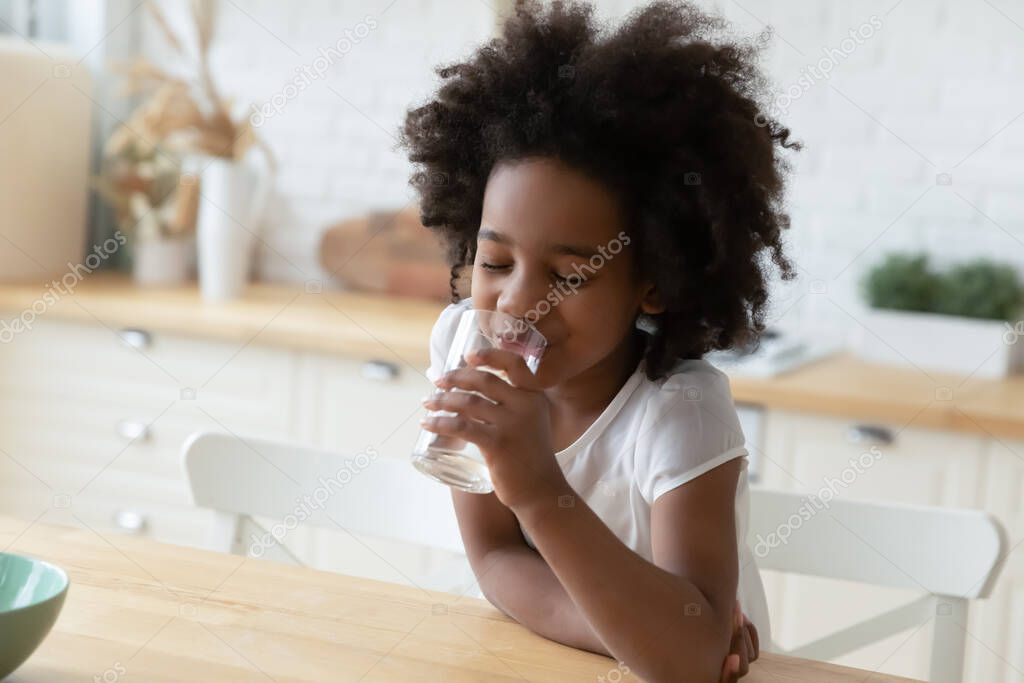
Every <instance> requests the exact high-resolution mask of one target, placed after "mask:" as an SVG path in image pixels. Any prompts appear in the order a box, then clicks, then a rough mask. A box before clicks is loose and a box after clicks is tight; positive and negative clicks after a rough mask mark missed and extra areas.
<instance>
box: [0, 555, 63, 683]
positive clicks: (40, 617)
mask: <svg viewBox="0 0 1024 683" xmlns="http://www.w3.org/2000/svg"><path fill="white" fill-rule="evenodd" d="M67 594H68V575H67V573H66V572H65V571H64V570H63V569H61V568H60V567H57V566H55V565H52V564H50V563H49V562H43V561H42V560H36V559H33V558H31V557H22V556H21V555H11V554H10V553H0V633H2V634H3V637H2V638H0V680H3V679H4V678H5V677H6V676H9V675H10V674H12V673H14V670H15V669H17V668H18V667H19V666H21V664H22V662H24V661H25V660H26V659H28V657H29V655H31V654H32V653H33V652H34V651H35V649H36V648H37V647H39V643H41V642H43V638H45V637H46V634H47V633H49V632H50V629H51V628H52V627H53V623H54V622H55V621H57V615H58V614H60V608H61V607H63V606H64V596H66V595H67Z"/></svg>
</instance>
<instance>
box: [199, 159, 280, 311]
mask: <svg viewBox="0 0 1024 683" xmlns="http://www.w3.org/2000/svg"><path fill="white" fill-rule="evenodd" d="M193 162H194V163H195V165H194V166H192V168H195V170H196V172H199V171H201V177H200V185H199V188H200V189H199V191H200V197H199V213H198V216H197V219H196V233H197V236H198V245H199V289H200V292H201V293H202V297H203V299H205V300H207V301H226V300H229V299H234V298H236V297H238V296H240V295H241V294H242V293H243V292H244V291H245V286H246V284H247V282H248V279H249V269H250V267H251V264H252V254H253V249H254V247H255V244H256V238H257V235H259V233H260V223H261V222H262V219H263V208H264V206H265V203H266V195H267V191H268V189H269V187H268V186H269V175H268V174H267V173H265V172H263V171H262V170H261V169H259V168H257V167H256V166H255V165H253V164H252V163H250V162H248V161H245V160H242V161H235V160H231V159H218V158H209V157H207V158H196V159H194V160H193Z"/></svg>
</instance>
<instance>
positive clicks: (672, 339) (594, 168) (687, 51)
mask: <svg viewBox="0 0 1024 683" xmlns="http://www.w3.org/2000/svg"><path fill="white" fill-rule="evenodd" d="M593 13H594V9H593V7H591V6H590V5H588V4H586V3H581V2H577V1H575V0H567V1H564V2H563V1H560V0H554V1H553V2H551V4H550V6H549V7H548V9H547V11H545V9H544V8H543V7H542V6H541V5H540V4H539V3H538V2H537V1H536V0H518V1H517V3H516V7H515V13H514V15H513V16H511V17H510V18H509V19H508V20H507V21H506V23H505V24H504V27H503V30H502V32H501V35H499V36H498V37H496V38H494V39H492V40H491V41H489V42H488V43H486V44H484V45H483V46H481V47H479V48H478V49H477V50H476V51H475V52H474V53H473V54H472V55H471V56H470V57H469V58H468V59H467V60H465V61H460V62H458V63H454V64H447V65H442V66H439V67H437V69H436V73H437V74H438V75H439V76H440V77H441V79H442V80H441V84H440V87H439V89H438V90H437V92H436V94H434V95H433V96H432V97H431V98H430V99H429V100H428V101H427V102H426V103H425V104H423V105H422V106H419V107H416V108H413V109H410V110H409V111H408V112H407V115H406V119H405V122H404V126H403V128H402V131H401V138H400V141H399V144H400V145H401V146H402V147H404V148H405V149H406V150H407V151H408V154H409V159H410V161H412V162H413V163H414V164H415V165H416V173H415V174H414V175H413V178H412V179H411V180H410V184H411V185H413V186H414V188H415V189H416V191H417V193H418V195H419V199H420V220H421V221H422V223H423V225H424V226H427V227H428V228H431V229H433V230H436V231H437V232H438V233H439V235H440V237H441V239H442V242H443V243H444V245H445V248H446V251H447V256H448V262H449V264H450V265H451V275H452V278H451V283H450V285H451V291H452V301H453V302H455V301H458V298H459V296H458V291H457V288H456V281H457V280H458V278H459V276H460V274H461V273H462V270H463V268H464V267H466V266H471V265H472V263H473V261H474V259H475V256H476V234H477V231H478V229H479V226H480V218H481V213H482V207H483V198H484V189H485V187H486V185H487V180H488V177H489V175H490V172H491V170H492V168H493V167H494V166H495V164H497V163H499V162H503V161H515V160H518V159H523V158H526V157H536V156H544V157H553V158H556V159H559V160H560V161H562V162H563V163H566V164H568V165H570V166H571V167H573V168H575V169H577V170H579V171H580V172H582V173H585V174H587V175H588V177H592V178H594V179H596V180H598V181H600V182H602V183H603V184H604V185H605V186H606V187H607V188H608V189H609V190H610V191H611V192H613V193H614V195H613V196H615V197H616V198H617V200H618V201H619V202H620V203H621V206H622V208H623V209H624V214H623V215H624V216H626V217H627V218H628V224H627V225H626V226H625V228H626V230H627V232H628V233H629V234H630V236H631V239H632V240H633V243H634V245H635V249H636V251H635V254H636V259H635V268H636V272H637V273H638V274H640V275H642V276H643V277H645V278H646V279H648V280H649V281H651V282H653V283H654V284H655V286H656V287H657V291H658V293H659V295H660V298H661V303H662V304H663V305H664V306H665V311H664V312H663V313H660V314H657V315H654V316H651V318H653V320H652V321H649V322H653V323H654V324H653V326H652V329H651V331H650V337H649V338H648V339H647V343H646V348H645V350H644V358H645V359H646V372H647V375H648V377H649V378H650V379H656V378H658V377H662V376H664V375H665V374H666V373H667V371H668V370H669V369H670V368H671V367H672V365H673V364H674V363H675V361H676V360H677V359H680V358H700V357H702V356H703V355H704V354H705V353H706V352H708V351H711V350H715V349H726V348H731V347H734V346H741V345H747V344H751V343H754V342H756V340H757V338H758V336H759V333H760V332H762V331H763V329H764V313H765V307H766V305H767V301H768V280H769V278H770V276H771V273H770V270H771V268H772V264H773V263H774V266H775V267H776V268H777V269H778V271H779V273H780V275H781V277H782V278H783V279H791V278H792V277H793V273H792V265H791V264H790V263H789V261H788V259H787V257H786V255H785V254H784V251H783V239H782V230H783V229H784V228H786V227H788V226H789V218H788V215H787V214H786V213H785V210H784V206H783V194H784V192H783V190H784V180H785V175H786V171H787V169H788V164H787V163H786V160H785V159H784V158H783V152H782V149H781V148H787V149H788V148H797V149H799V147H800V145H799V143H797V142H793V141H790V140H789V135H790V132H789V130H788V129H787V128H785V127H783V126H781V125H780V124H779V123H778V122H777V121H776V120H774V119H772V118H770V117H769V116H768V115H767V114H766V110H767V108H766V107H764V106H762V103H763V102H766V101H767V97H768V92H769V91H768V88H767V87H766V81H765V79H764V77H763V76H762V75H761V73H760V72H759V70H758V68H757V66H756V62H757V56H758V52H759V46H758V41H746V42H738V41H736V40H728V39H722V38H721V37H720V36H721V35H722V34H723V33H724V30H725V29H726V28H727V27H726V25H725V23H724V22H723V21H722V20H721V19H720V18H717V17H714V16H711V15H708V14H706V13H704V12H703V11H701V10H699V9H698V8H697V7H695V6H693V5H692V4H690V3H687V2H678V1H667V0H666V1H658V2H653V3H651V4H649V5H647V6H644V7H642V8H639V9H638V10H635V11H634V12H633V13H632V14H631V15H630V16H629V17H627V18H626V19H625V20H624V22H623V23H622V24H621V25H620V26H619V27H618V28H616V29H615V30H613V31H609V30H608V29H606V28H604V27H602V26H599V25H598V24H597V22H595V20H594V18H593Z"/></svg>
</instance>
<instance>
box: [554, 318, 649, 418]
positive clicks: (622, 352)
mask: <svg viewBox="0 0 1024 683" xmlns="http://www.w3.org/2000/svg"><path fill="white" fill-rule="evenodd" d="M643 339H644V338H643V335H642V334H641V333H639V332H638V331H631V333H630V334H627V335H626V338H625V339H624V340H623V341H622V343H620V344H619V345H618V346H617V347H616V348H615V349H614V350H613V351H612V352H611V353H610V354H608V355H607V356H605V357H604V359H603V360H601V362H599V363H598V364H596V365H594V366H593V367H590V368H588V369H587V370H585V371H584V372H582V373H580V374H579V375H576V376H575V377H573V378H571V379H568V380H566V381H565V382H562V383H561V384H558V385H556V386H553V387H549V388H548V389H546V390H545V391H544V393H545V395H546V396H547V397H548V400H549V401H551V404H552V410H553V411H554V412H555V413H558V414H562V415H570V416H574V415H576V416H578V415H590V414H595V413H600V412H601V411H602V410H604V409H605V407H607V406H608V404H609V403H611V401H612V399H613V398H615V395H616V394H617V393H618V392H619V390H620V389H621V388H622V385H623V384H625V383H626V380H628V379H629V377H630V375H632V374H633V373H634V372H635V371H636V368H637V364H638V363H639V362H640V359H641V358H642V357H643V351H644V342H643Z"/></svg>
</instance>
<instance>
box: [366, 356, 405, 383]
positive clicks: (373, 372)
mask: <svg viewBox="0 0 1024 683" xmlns="http://www.w3.org/2000/svg"><path fill="white" fill-rule="evenodd" d="M362 375H363V377H365V378H366V379H372V380H375V381H378V382H390V381H392V380H393V379H395V378H396V377H398V366H397V365H395V364H394V363H391V362H388V361H386V360H371V361H368V362H366V363H363V370H362Z"/></svg>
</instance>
